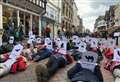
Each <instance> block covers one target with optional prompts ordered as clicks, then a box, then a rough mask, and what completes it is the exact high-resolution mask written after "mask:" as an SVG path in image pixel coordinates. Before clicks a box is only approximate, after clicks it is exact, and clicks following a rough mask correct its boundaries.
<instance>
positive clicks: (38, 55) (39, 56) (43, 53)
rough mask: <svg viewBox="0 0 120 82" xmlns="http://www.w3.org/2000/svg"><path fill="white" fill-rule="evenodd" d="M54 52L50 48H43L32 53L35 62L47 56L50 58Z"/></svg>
mask: <svg viewBox="0 0 120 82" xmlns="http://www.w3.org/2000/svg"><path fill="white" fill-rule="evenodd" d="M51 54H52V51H51V50H49V49H42V50H40V51H39V52H38V53H36V54H34V55H32V59H33V60H34V61H35V62H38V61H40V60H43V59H45V58H48V57H50V55H51Z"/></svg>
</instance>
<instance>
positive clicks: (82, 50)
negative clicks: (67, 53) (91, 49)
mask: <svg viewBox="0 0 120 82" xmlns="http://www.w3.org/2000/svg"><path fill="white" fill-rule="evenodd" d="M78 47H79V49H78V51H80V52H86V51H87V50H86V48H87V44H86V43H85V42H80V44H79V46H78Z"/></svg>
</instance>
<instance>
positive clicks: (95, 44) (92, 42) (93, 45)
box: [90, 38, 98, 48]
mask: <svg viewBox="0 0 120 82" xmlns="http://www.w3.org/2000/svg"><path fill="white" fill-rule="evenodd" d="M90 47H91V48H96V47H98V41H97V39H96V38H92V39H91V46H90Z"/></svg>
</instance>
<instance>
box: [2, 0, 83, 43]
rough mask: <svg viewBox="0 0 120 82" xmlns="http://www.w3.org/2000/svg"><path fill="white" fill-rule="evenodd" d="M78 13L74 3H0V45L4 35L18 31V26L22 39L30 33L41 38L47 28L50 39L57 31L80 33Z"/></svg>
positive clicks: (47, 0)
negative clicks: (23, 35) (48, 28)
mask: <svg viewBox="0 0 120 82" xmlns="http://www.w3.org/2000/svg"><path fill="white" fill-rule="evenodd" d="M77 12H78V8H77V6H76V3H75V2H74V0H0V39H1V40H0V41H2V38H1V37H2V36H3V35H4V36H7V31H6V30H8V29H10V27H12V28H13V29H16V30H17V29H18V28H19V26H20V25H21V24H22V26H23V28H22V29H23V31H24V34H25V35H28V33H29V31H30V30H32V31H33V32H34V33H35V34H36V35H40V36H43V35H44V32H45V29H46V27H50V29H51V37H54V36H56V35H57V31H58V30H59V29H64V31H68V32H70V33H73V32H82V29H83V24H82V19H81V18H80V17H79V16H78V14H77ZM3 31H4V32H3Z"/></svg>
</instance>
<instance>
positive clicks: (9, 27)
mask: <svg viewBox="0 0 120 82" xmlns="http://www.w3.org/2000/svg"><path fill="white" fill-rule="evenodd" d="M16 28H17V10H15V9H14V8H11V7H8V6H3V29H4V30H5V31H4V34H3V37H4V38H5V39H6V40H7V39H8V38H9V36H10V35H14V30H15V29H16ZM4 38H3V41H5V39H4Z"/></svg>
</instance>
